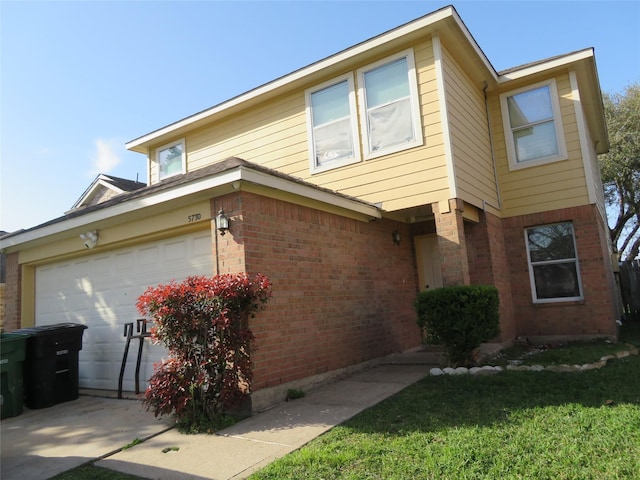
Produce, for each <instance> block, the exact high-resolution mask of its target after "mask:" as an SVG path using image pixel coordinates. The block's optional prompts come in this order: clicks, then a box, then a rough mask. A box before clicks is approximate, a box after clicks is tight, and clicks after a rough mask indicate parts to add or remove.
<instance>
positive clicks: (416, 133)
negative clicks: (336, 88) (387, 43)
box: [357, 49, 424, 160]
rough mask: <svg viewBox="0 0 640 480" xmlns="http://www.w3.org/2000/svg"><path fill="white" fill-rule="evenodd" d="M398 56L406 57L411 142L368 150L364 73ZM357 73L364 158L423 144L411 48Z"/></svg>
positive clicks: (414, 63)
mask: <svg viewBox="0 0 640 480" xmlns="http://www.w3.org/2000/svg"><path fill="white" fill-rule="evenodd" d="M399 58H406V59H407V75H408V77H409V96H410V99H409V101H410V105H411V122H412V124H413V137H414V141H413V142H408V143H402V144H398V145H394V146H393V147H389V148H385V149H382V150H376V151H374V152H372V151H370V150H369V125H368V118H369V117H368V115H367V102H366V96H365V83H364V75H365V73H367V72H369V71H371V70H375V69H376V68H378V67H380V66H382V65H385V64H387V63H390V62H393V61H395V60H398V59H399ZM357 75H358V102H359V104H360V118H361V119H362V145H363V149H364V158H365V160H370V159H372V158H377V157H381V156H383V155H389V154H391V153H396V152H400V151H402V150H408V149H410V148H414V147H419V146H422V145H423V144H424V135H423V134H422V119H421V117H420V105H419V97H418V81H417V75H416V62H415V58H414V56H413V49H408V50H404V51H402V52H399V53H397V54H395V55H392V56H390V57H387V58H384V59H382V60H379V61H377V62H375V63H372V64H370V65H367V66H366V67H363V68H360V69H358V71H357Z"/></svg>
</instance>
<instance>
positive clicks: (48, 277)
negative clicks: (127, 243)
mask: <svg viewBox="0 0 640 480" xmlns="http://www.w3.org/2000/svg"><path fill="white" fill-rule="evenodd" d="M212 273H213V259H212V250H211V233H210V232H209V231H207V232H198V233H196V234H189V235H184V236H180V237H174V238H171V239H166V240H162V241H158V242H153V243H148V244H144V245H142V246H136V247H130V248H126V249H121V250H114V251H111V252H105V253H98V254H95V255H90V256H87V257H83V258H79V259H75V260H69V261H65V262H61V263H56V264H52V265H46V266H42V267H38V268H37V269H36V325H52V324H56V323H65V322H73V323H81V324H84V325H86V326H87V327H88V329H87V330H85V331H84V336H83V342H82V350H81V351H80V353H79V370H80V373H79V384H80V387H81V388H96V389H107V390H116V389H117V388H118V377H119V375H120V366H121V364H122V354H123V352H124V346H125V337H124V324H125V323H127V322H134V333H135V319H136V318H140V314H139V313H138V312H137V310H136V302H137V300H138V297H139V296H140V295H141V294H142V293H143V292H144V291H145V290H146V289H147V287H149V286H156V285H158V284H160V283H168V282H170V281H171V280H176V281H180V280H183V279H185V278H186V277H188V276H190V275H207V276H210V275H211V274H212ZM137 352H138V340H132V341H131V347H130V349H129V356H128V362H127V367H126V371H125V376H124V383H123V389H124V390H125V391H133V390H134V377H135V362H136V357H137ZM165 354H166V351H165V350H164V348H163V347H161V346H159V345H152V344H151V341H150V340H145V345H144V349H143V362H142V367H141V369H140V384H141V385H140V388H141V389H144V388H146V380H147V379H148V378H149V377H150V376H151V375H152V373H153V364H154V363H155V362H157V361H159V360H160V359H161V358H162V357H163V356H164V355H165Z"/></svg>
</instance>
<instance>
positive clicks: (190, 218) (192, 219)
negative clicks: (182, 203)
mask: <svg viewBox="0 0 640 480" xmlns="http://www.w3.org/2000/svg"><path fill="white" fill-rule="evenodd" d="M201 218H202V215H200V214H199V213H194V214H193V215H189V216H188V217H187V221H188V222H189V223H191V222H197V221H198V220H200V219H201Z"/></svg>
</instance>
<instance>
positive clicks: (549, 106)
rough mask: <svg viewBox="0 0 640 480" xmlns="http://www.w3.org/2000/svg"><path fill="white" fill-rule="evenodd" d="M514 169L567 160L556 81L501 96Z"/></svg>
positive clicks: (511, 163)
mask: <svg viewBox="0 0 640 480" xmlns="http://www.w3.org/2000/svg"><path fill="white" fill-rule="evenodd" d="M500 103H501V106H502V118H503V122H504V125H505V129H504V131H505V140H506V142H507V154H508V157H509V165H510V167H511V169H517V168H522V167H527V166H533V165H539V164H542V163H547V162H552V161H556V160H562V159H565V158H567V155H566V147H565V143H564V132H563V129H562V118H561V116H560V104H559V100H558V91H557V88H556V82H555V80H551V81H548V82H544V83H542V84H537V85H536V86H534V87H533V88H532V87H526V88H521V89H519V90H516V91H514V92H509V93H506V94H503V95H501V96H500Z"/></svg>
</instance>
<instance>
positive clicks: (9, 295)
mask: <svg viewBox="0 0 640 480" xmlns="http://www.w3.org/2000/svg"><path fill="white" fill-rule="evenodd" d="M6 269H7V270H6V281H7V283H6V284H5V289H4V325H3V328H4V331H5V332H11V331H13V330H15V329H17V328H20V283H21V275H20V266H19V265H18V254H17V253H10V254H8V255H7V263H6Z"/></svg>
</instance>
